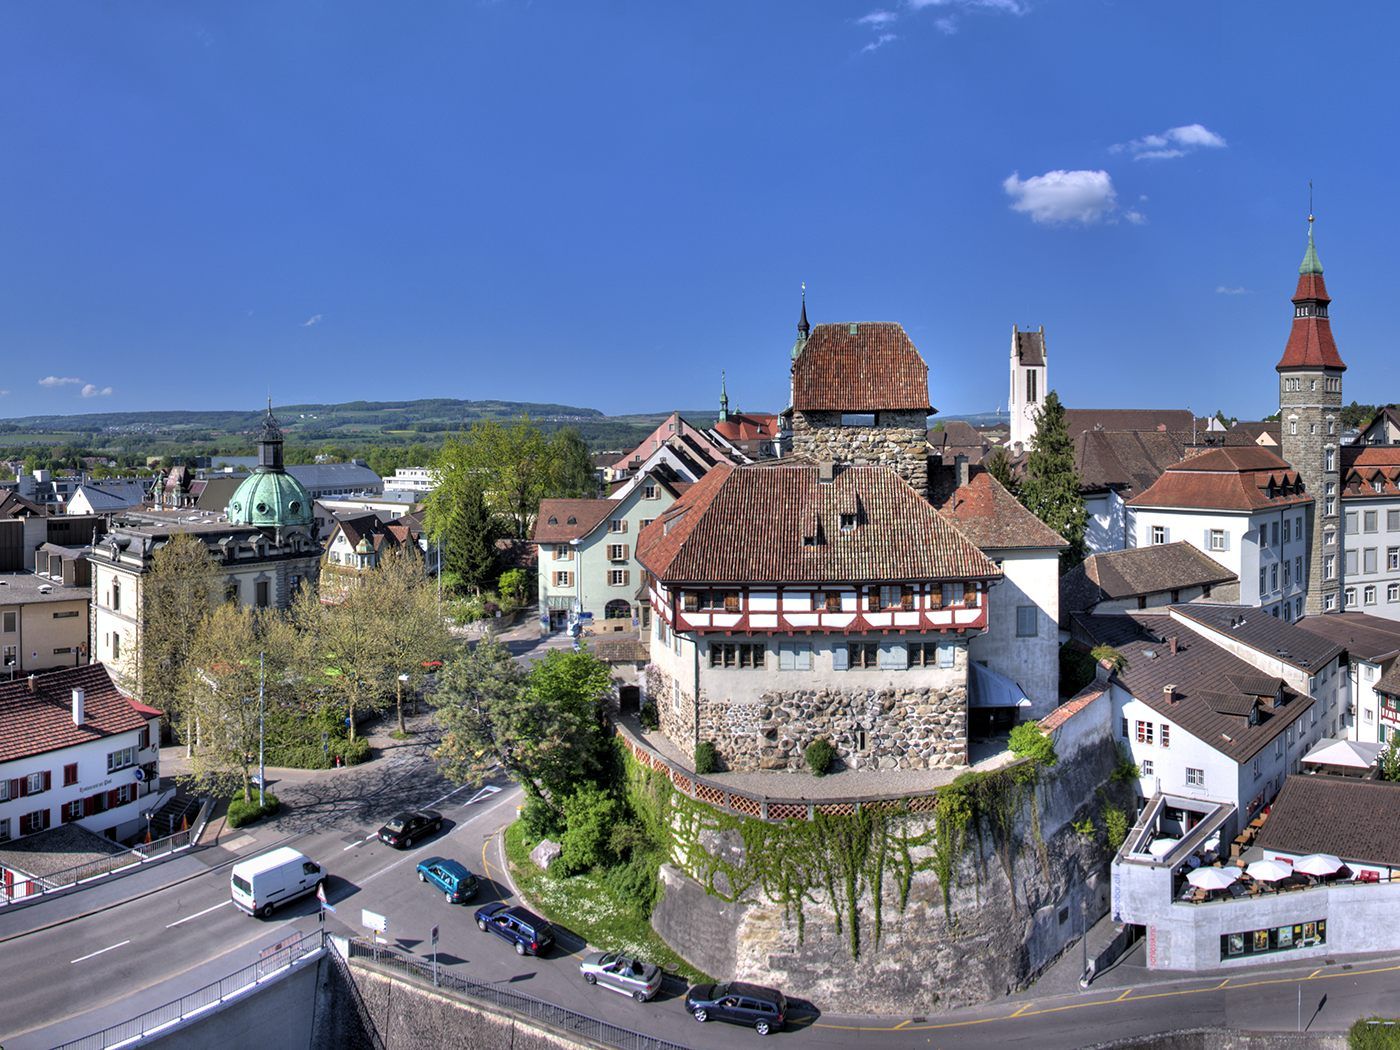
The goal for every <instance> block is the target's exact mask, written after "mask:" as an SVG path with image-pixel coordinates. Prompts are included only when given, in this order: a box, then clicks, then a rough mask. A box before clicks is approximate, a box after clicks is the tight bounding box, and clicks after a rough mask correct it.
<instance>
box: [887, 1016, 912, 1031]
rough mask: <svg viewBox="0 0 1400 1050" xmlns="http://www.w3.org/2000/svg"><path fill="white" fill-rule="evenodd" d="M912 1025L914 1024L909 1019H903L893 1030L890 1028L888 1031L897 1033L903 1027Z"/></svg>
mask: <svg viewBox="0 0 1400 1050" xmlns="http://www.w3.org/2000/svg"><path fill="white" fill-rule="evenodd" d="M913 1023H914V1022H913V1020H912V1019H910V1018H905V1019H904V1020H903V1021H900V1022H899V1024H897V1025H895V1026H894V1027H893V1028H891V1029H890V1031H891V1032H898V1031H899V1030H900V1029H901V1028H903V1027H904V1026H905V1025H909V1024H913Z"/></svg>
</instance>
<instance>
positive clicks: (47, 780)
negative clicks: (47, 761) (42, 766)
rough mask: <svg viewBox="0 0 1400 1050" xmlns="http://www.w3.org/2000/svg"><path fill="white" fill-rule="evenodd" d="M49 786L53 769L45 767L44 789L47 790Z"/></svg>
mask: <svg viewBox="0 0 1400 1050" xmlns="http://www.w3.org/2000/svg"><path fill="white" fill-rule="evenodd" d="M51 787H53V770H51V769H46V770H44V790H45V791H48V790H49V788H51Z"/></svg>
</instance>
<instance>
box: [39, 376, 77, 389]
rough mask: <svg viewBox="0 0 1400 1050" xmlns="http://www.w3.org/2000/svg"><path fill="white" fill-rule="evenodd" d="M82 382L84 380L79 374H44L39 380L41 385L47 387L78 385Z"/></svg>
mask: <svg viewBox="0 0 1400 1050" xmlns="http://www.w3.org/2000/svg"><path fill="white" fill-rule="evenodd" d="M81 382H82V380H81V379H79V378H78V377H77V376H44V378H43V379H41V380H39V385H40V386H46V387H56V386H77V385H78V384H79V383H81Z"/></svg>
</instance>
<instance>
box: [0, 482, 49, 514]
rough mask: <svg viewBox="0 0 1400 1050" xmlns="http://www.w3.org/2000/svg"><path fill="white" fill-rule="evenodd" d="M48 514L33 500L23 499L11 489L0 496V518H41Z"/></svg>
mask: <svg viewBox="0 0 1400 1050" xmlns="http://www.w3.org/2000/svg"><path fill="white" fill-rule="evenodd" d="M47 513H48V512H47V511H45V510H44V508H43V507H41V506H39V504H37V503H35V502H34V501H33V500H30V499H25V498H24V497H23V496H21V495H20V494H19V493H18V492H15V491H14V490H13V489H6V490H5V492H4V494H3V495H0V518H25V517H30V516H35V517H43V516H44V515H45V514H47Z"/></svg>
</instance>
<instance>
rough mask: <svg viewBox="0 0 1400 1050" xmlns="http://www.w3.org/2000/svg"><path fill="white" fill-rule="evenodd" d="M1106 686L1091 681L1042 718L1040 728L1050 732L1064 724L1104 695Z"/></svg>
mask: <svg viewBox="0 0 1400 1050" xmlns="http://www.w3.org/2000/svg"><path fill="white" fill-rule="evenodd" d="M1105 688H1106V687H1105V686H1104V685H1102V684H1101V683H1099V682H1090V683H1089V684H1088V685H1086V686H1085V687H1084V688H1083V689H1081V690H1079V692H1077V693H1075V694H1074V696H1073V697H1071V698H1070V699H1068V700H1066V701H1065V702H1064V703H1063V704H1061V705H1060V706H1059V707H1057V708H1055V710H1053V711H1051V712H1050V713H1049V714H1048V715H1046V716H1045V717H1044V718H1042V719H1041V720H1040V728H1041V729H1043V730H1045V732H1047V733H1050V732H1053V731H1054V730H1056V729H1059V728H1060V726H1062V725H1064V724H1065V723H1066V722H1068V721H1069V720H1070V719H1071V718H1073V717H1074V716H1075V715H1077V714H1079V712H1080V711H1083V710H1084V709H1085V708H1086V707H1088V706H1089V705H1090V704H1092V703H1093V702H1094V701H1095V700H1097V699H1098V698H1099V697H1101V696H1103V694H1104V691H1105Z"/></svg>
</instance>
